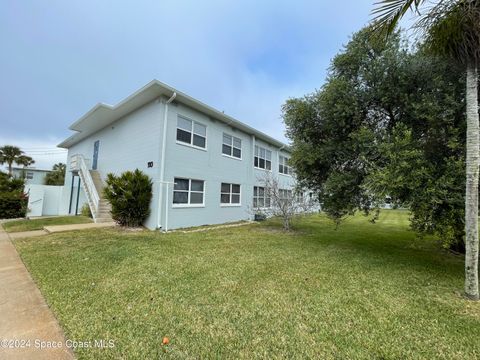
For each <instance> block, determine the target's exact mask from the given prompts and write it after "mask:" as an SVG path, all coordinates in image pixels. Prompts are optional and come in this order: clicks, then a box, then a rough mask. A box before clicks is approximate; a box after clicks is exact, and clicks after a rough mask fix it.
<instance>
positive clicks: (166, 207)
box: [59, 80, 294, 230]
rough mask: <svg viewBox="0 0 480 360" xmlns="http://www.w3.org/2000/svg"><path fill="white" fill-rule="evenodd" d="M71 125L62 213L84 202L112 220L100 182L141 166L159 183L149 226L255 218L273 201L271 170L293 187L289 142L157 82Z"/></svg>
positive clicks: (97, 214)
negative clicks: (268, 191)
mask: <svg viewBox="0 0 480 360" xmlns="http://www.w3.org/2000/svg"><path fill="white" fill-rule="evenodd" d="M70 129H71V130H73V131H75V132H76V133H75V134H74V135H72V136H70V137H69V138H68V139H66V140H65V141H63V142H62V143H61V144H59V147H62V148H66V149H68V163H67V175H66V179H65V190H66V191H64V192H63V193H64V196H63V197H64V198H63V201H62V204H63V207H62V212H63V213H64V214H75V213H77V212H78V209H79V208H80V207H81V206H82V203H83V202H87V203H88V204H89V206H90V208H91V210H92V213H93V215H94V218H95V219H96V221H102V220H105V221H106V220H108V216H107V214H106V212H107V210H108V206H107V205H106V204H105V203H104V200H102V195H101V193H102V191H101V188H102V181H103V179H105V177H106V175H107V174H108V173H115V174H120V173H122V172H124V171H126V170H134V169H137V168H138V169H140V170H142V171H143V172H144V173H146V174H148V175H149V176H150V178H151V179H152V181H153V184H154V186H153V198H152V201H151V213H150V216H149V217H148V219H147V220H146V222H145V226H146V227H148V228H150V229H162V230H167V229H174V228H181V227H190V226H199V225H205V224H219V223H226V222H233V221H238V220H245V219H250V218H252V209H253V208H257V207H260V208H261V207H263V208H268V207H269V206H270V200H269V199H268V198H266V197H265V192H264V189H263V188H262V187H261V184H262V181H261V179H262V178H264V176H265V174H266V173H269V174H271V175H272V176H275V177H277V178H278V181H279V182H280V184H281V185H282V187H284V188H285V189H286V190H288V189H291V188H292V187H293V185H294V180H293V178H292V177H291V175H290V174H289V167H288V164H287V161H288V157H289V152H288V147H287V145H286V144H284V143H282V142H280V141H278V140H276V139H274V138H272V137H270V136H269V135H267V134H265V133H262V132H260V131H258V130H256V129H254V128H252V127H250V126H248V125H246V124H244V123H242V122H240V121H238V120H236V119H234V118H232V117H230V116H227V115H225V114H224V113H223V112H220V111H218V110H215V109H213V108H212V107H210V106H208V105H206V104H204V103H202V102H200V101H198V100H196V99H193V98H192V97H190V96H188V95H186V94H184V93H182V92H180V91H178V90H176V89H174V88H172V87H170V86H168V85H165V84H163V83H161V82H159V81H157V80H154V81H152V82H150V83H149V84H147V85H146V86H144V87H143V88H141V89H140V90H138V91H137V92H135V93H134V94H132V95H130V96H129V97H127V98H126V99H124V100H123V101H121V102H120V103H118V104H117V105H115V106H110V105H106V104H98V105H96V106H95V107H94V108H93V109H91V110H90V111H89V112H87V113H86V114H85V115H84V116H82V117H81V118H80V119H79V120H77V121H76V122H75V123H73V124H72V125H71V126H70ZM67 189H69V190H67ZM77 189H80V190H79V191H77Z"/></svg>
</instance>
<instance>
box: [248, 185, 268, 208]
mask: <svg viewBox="0 0 480 360" xmlns="http://www.w3.org/2000/svg"><path fill="white" fill-rule="evenodd" d="M255 188H256V189H257V195H255ZM260 189H263V196H259V195H258V194H259V192H260ZM258 199H263V206H255V200H257V201H256V202H257V205H258ZM266 199H268V202H269V206H265V202H266V201H265V200H266ZM252 206H253V208H254V209H270V208H271V207H272V198H271V197H270V196H267V190H266V189H265V187H264V186H256V185H255V186H254V187H253V201H252Z"/></svg>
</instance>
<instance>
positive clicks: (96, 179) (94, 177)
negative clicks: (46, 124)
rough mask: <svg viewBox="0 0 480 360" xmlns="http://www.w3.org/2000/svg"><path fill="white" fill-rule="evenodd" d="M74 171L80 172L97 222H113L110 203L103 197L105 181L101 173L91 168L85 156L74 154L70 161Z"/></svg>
mask: <svg viewBox="0 0 480 360" xmlns="http://www.w3.org/2000/svg"><path fill="white" fill-rule="evenodd" d="M70 166H71V169H72V171H74V172H76V173H78V176H79V177H80V179H81V182H80V183H81V184H82V188H83V190H84V192H85V195H86V197H87V201H88V206H89V207H90V211H91V212H92V216H93V220H94V221H95V222H96V223H104V222H113V220H112V216H111V214H110V211H111V209H112V208H111V206H110V203H109V202H108V201H107V200H106V199H105V198H104V197H103V187H104V184H103V181H102V178H101V177H100V173H99V172H98V171H96V170H89V169H88V167H87V163H86V161H85V159H84V157H83V156H82V155H80V154H77V155H73V156H72V158H71V161H70Z"/></svg>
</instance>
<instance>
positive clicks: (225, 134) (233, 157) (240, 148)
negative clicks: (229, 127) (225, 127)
mask: <svg viewBox="0 0 480 360" xmlns="http://www.w3.org/2000/svg"><path fill="white" fill-rule="evenodd" d="M224 136H229V137H230V138H231V139H232V143H231V144H226V143H225V140H224ZM235 139H236V140H238V141H240V147H236V146H235V145H234V143H235V142H234V140H235ZM223 145H227V146H230V148H231V149H232V150H231V152H230V155H228V154H225V153H224V152H223ZM234 148H235V149H238V150H240V157H236V156H234V155H233V149H234ZM222 156H225V157H229V158H232V159H235V160H242V157H243V151H242V139H240V138H239V137H236V136H233V135H230V134H227V133H223V134H222Z"/></svg>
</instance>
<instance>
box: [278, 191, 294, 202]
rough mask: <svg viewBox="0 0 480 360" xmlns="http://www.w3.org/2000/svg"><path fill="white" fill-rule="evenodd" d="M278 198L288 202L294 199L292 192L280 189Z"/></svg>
mask: <svg viewBox="0 0 480 360" xmlns="http://www.w3.org/2000/svg"><path fill="white" fill-rule="evenodd" d="M278 197H279V198H280V200H288V199H291V198H292V190H287V189H278Z"/></svg>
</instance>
